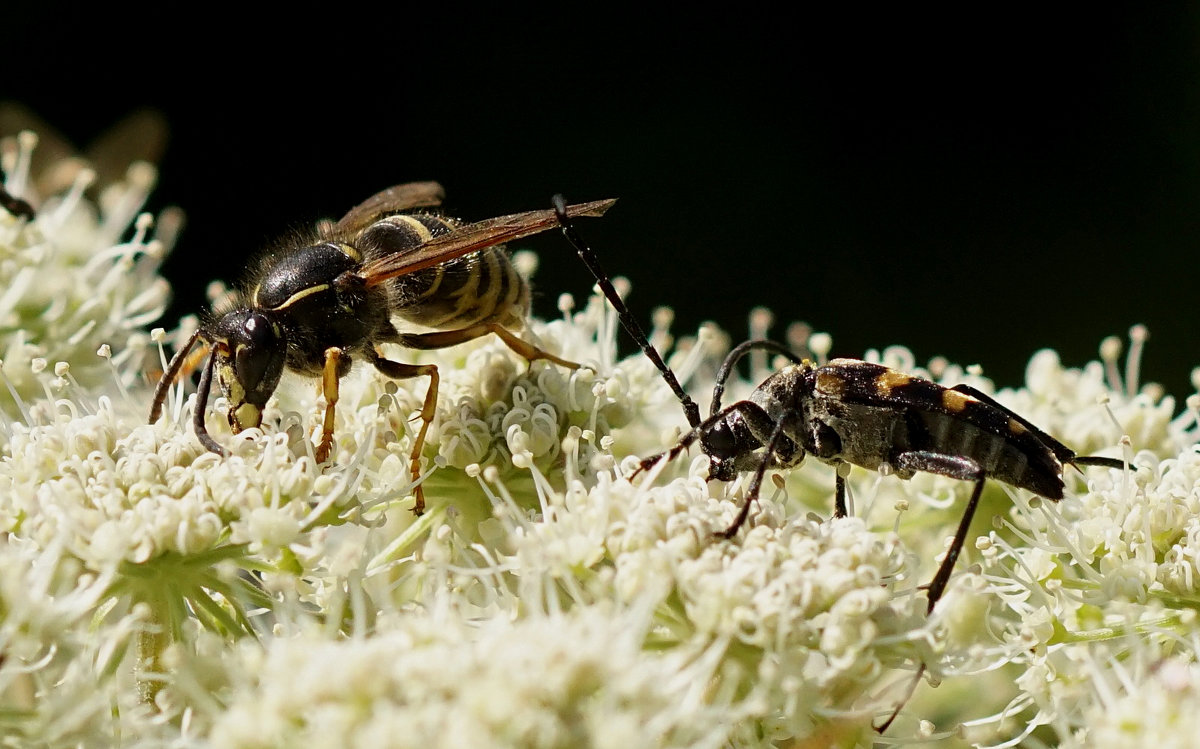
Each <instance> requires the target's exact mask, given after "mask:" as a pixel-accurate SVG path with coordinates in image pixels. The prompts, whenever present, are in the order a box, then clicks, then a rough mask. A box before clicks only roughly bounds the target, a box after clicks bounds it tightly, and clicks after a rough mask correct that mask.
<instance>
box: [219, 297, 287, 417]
mask: <svg viewBox="0 0 1200 749" xmlns="http://www.w3.org/2000/svg"><path fill="white" fill-rule="evenodd" d="M216 329H217V333H218V335H217V336H214V337H215V338H216V340H217V341H218V343H217V344H216V346H215V355H216V358H217V361H216V369H217V380H218V382H219V383H220V385H221V391H222V392H223V393H224V394H225V397H226V398H227V399H228V400H229V425H230V427H232V428H233V430H234V431H235V432H240V431H241V430H243V429H246V428H248V427H256V426H258V425H259V423H261V422H262V409H263V407H264V406H266V404H267V399H268V398H270V397H271V393H273V392H275V387H276V386H277V385H278V384H279V377H280V375H281V374H283V367H284V362H285V359H286V355H287V346H286V341H285V336H284V335H283V331H282V330H280V329H279V327H278V326H277V325H276V324H275V323H274V322H273V321H272V320H271V319H270V318H269V317H268V316H267V315H266V314H264V313H263V312H261V311H258V310H236V311H234V312H230V313H229V314H227V315H225V316H224V317H222V318H221V319H220V320H219V321H218V322H217V325H216Z"/></svg>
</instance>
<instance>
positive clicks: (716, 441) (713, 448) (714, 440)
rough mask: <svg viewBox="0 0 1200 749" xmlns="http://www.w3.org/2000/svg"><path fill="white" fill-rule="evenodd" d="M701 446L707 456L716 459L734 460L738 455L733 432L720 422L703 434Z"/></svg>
mask: <svg viewBox="0 0 1200 749" xmlns="http://www.w3.org/2000/svg"><path fill="white" fill-rule="evenodd" d="M700 444H701V445H702V446H703V448H704V452H705V454H706V455H709V456H710V457H712V458H716V459H721V458H732V457H734V456H735V455H736V453H737V444H736V441H735V440H734V438H733V430H731V429H730V428H729V425H728V424H726V423H725V422H723V421H718V422H717V423H716V424H713V425H712V428H711V429H709V430H708V431H707V432H704V433H703V434H701V435H700Z"/></svg>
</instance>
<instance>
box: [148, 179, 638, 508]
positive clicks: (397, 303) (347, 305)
mask: <svg viewBox="0 0 1200 749" xmlns="http://www.w3.org/2000/svg"><path fill="white" fill-rule="evenodd" d="M443 197H444V192H443V190H442V187H441V185H439V184H437V183H436V182H412V183H408V184H403V185H397V186H395V187H390V188H388V189H386V190H383V191H381V192H379V193H377V194H375V195H372V196H371V197H370V198H368V199H367V200H365V201H363V202H362V203H360V204H359V205H357V206H355V207H354V208H353V209H351V210H350V212H349V213H347V214H346V215H345V216H343V217H342V219H341V220H340V221H338V222H337V223H335V224H333V225H332V226H329V227H327V228H325V229H323V230H322V231H320V232H318V234H317V235H316V236H307V237H302V238H299V239H294V240H292V241H290V242H288V243H287V244H286V245H284V246H283V247H282V249H279V250H277V251H273V252H268V253H266V254H265V255H263V256H262V258H260V260H259V262H258V264H257V267H256V268H255V269H254V270H253V272H251V273H250V274H249V277H248V280H247V281H246V282H245V283H244V284H242V286H240V287H239V289H238V290H237V291H236V292H234V293H233V294H230V295H228V296H227V298H226V299H224V300H222V301H220V302H219V303H218V304H217V305H215V308H214V310H213V313H212V315H211V316H210V318H209V319H208V320H206V321H205V322H204V323H203V324H201V325H200V327H199V329H198V330H196V332H195V333H193V334H192V336H191V337H190V338H189V339H188V340H187V341H186V342H185V344H184V345H183V347H182V348H180V349H179V351H177V352H176V354H175V356H174V357H173V358H172V359H171V362H170V364H169V365H168V366H167V370H166V372H165V374H164V375H163V377H162V379H161V380H159V382H158V386H157V388H156V389H155V392H154V402H153V405H152V406H151V409H150V422H151V423H153V422H154V421H156V420H157V419H158V417H159V415H160V413H161V412H162V405H163V402H164V400H165V399H166V395H167V391H168V389H169V388H170V385H171V383H172V382H173V381H174V380H175V379H176V377H178V376H179V373H180V371H181V370H182V369H183V368H184V363H185V361H186V360H187V358H188V351H189V350H191V348H192V347H193V346H194V345H195V344H196V342H197V341H204V342H205V343H207V344H208V346H209V347H210V353H209V355H208V359H207V362H206V363H205V364H204V368H203V369H202V371H201V375H200V384H199V387H198V391H197V403H196V409H195V413H194V417H193V424H194V428H195V432H196V436H197V437H198V438H199V440H200V442H201V443H203V445H204V446H205V447H206V448H208V449H209V450H211V451H213V452H215V453H220V454H225V453H226V451H225V449H224V448H223V447H221V445H220V444H218V443H217V441H216V440H215V439H213V438H212V436H210V435H209V433H208V430H207V428H206V427H205V422H204V417H205V410H206V407H207V403H208V398H209V391H210V388H211V384H212V378H213V373H214V371H215V372H216V377H217V382H218V383H219V385H220V388H221V391H222V393H224V395H225V397H226V399H227V400H228V401H229V417H228V418H229V425H230V427H231V428H232V430H233V431H234V432H235V433H236V432H239V431H241V430H242V429H246V428H250V427H256V426H258V425H259V424H260V422H261V421H262V412H263V408H264V407H265V405H266V402H267V399H268V398H270V397H271V394H272V393H273V392H275V388H276V386H277V385H278V384H279V378H280V376H281V374H282V372H283V370H284V368H285V367H286V368H287V369H290V370H292V371H295V372H298V373H301V374H305V375H309V376H313V377H319V378H320V381H321V389H322V392H323V394H324V396H325V403H326V406H325V417H324V423H323V426H322V429H321V438H320V442H319V443H318V445H317V448H316V452H315V457H316V459H317V460H318V461H321V462H323V461H325V460H326V459H327V458H328V457H329V454H330V451H331V449H332V446H333V430H334V407H335V406H336V405H337V401H338V382H339V380H340V379H341V378H342V377H344V376H345V375H346V373H347V372H349V371H350V367H351V365H352V364H353V363H354V362H355V361H356V360H362V361H366V362H369V363H370V364H371V365H373V366H374V367H375V368H376V369H378V370H379V371H380V372H382V373H383V374H385V375H387V376H389V377H394V378H396V379H406V378H410V377H421V376H424V377H428V378H429V390H428V392H427V394H426V396H425V401H424V405H423V407H422V409H421V421H422V424H421V428H420V431H419V432H418V434H417V438H416V440H415V441H414V443H413V449H412V454H411V471H412V477H413V480H414V481H416V480H417V479H418V477H419V476H420V455H421V450H422V448H423V446H424V443H425V435H426V433H427V432H428V429H429V424H430V422H431V421H432V420H433V416H434V409H435V407H436V405H437V391H438V370H437V367H436V366H435V365H433V364H404V363H401V362H396V361H392V360H390V359H386V358H384V356H383V355H382V354H381V353H380V352H379V350H378V348H377V346H378V344H381V343H396V344H399V345H400V346H403V347H406V348H411V349H440V348H445V347H448V346H454V345H456V344H459V343H463V342H465V341H469V340H472V339H474V338H479V337H480V336H484V335H487V334H489V333H494V334H495V335H497V336H499V337H500V339H501V340H502V341H504V343H505V344H506V345H507V346H508V347H509V348H511V349H512V350H513V351H515V352H516V353H518V354H520V355H521V356H523V357H525V359H527V360H529V361H534V360H537V359H546V360H548V361H551V362H554V363H556V364H559V365H562V366H564V367H570V368H576V367H578V365H577V364H574V363H573V362H569V361H566V360H564V359H561V358H559V357H557V356H554V355H553V354H550V353H548V352H546V351H543V350H542V349H540V348H538V347H537V346H534V345H533V344H531V343H528V342H526V341H523V340H521V339H520V338H518V337H517V336H516V335H514V333H513V332H512V331H513V330H519V329H521V328H522V327H523V326H524V323H525V318H526V316H527V314H528V311H529V288H528V284H527V283H526V281H525V280H524V279H523V278H522V277H521V276H520V275H519V274H518V273H517V271H516V269H515V268H514V267H513V265H512V263H511V262H510V260H509V258H508V255H507V253H506V252H505V251H504V249H503V246H502V245H503V243H504V242H508V241H512V240H516V239H521V238H523V237H528V236H530V235H532V234H537V233H539V232H543V231H546V230H547V229H550V228H553V227H554V226H556V225H557V221H558V219H557V217H556V215H555V211H554V210H541V211H530V212H527V213H518V214H514V215H511V216H501V217H499V218H493V219H488V220H486V221H479V222H477V223H471V224H464V223H463V222H461V221H459V220H458V219H454V218H450V217H448V216H445V215H442V214H441V213H440V212H438V211H437V207H438V206H440V205H441V202H442V198H443ZM614 202H616V201H615V200H601V201H595V202H591V203H584V204H580V205H573V206H570V207H569V208H566V209H565V210H566V213H567V215H569V216H572V217H576V216H600V215H602V214H603V213H604V212H605V211H606V210H608V208H609V207H610V206H612V204H613V203H614ZM393 318H399V319H400V320H403V321H406V322H409V323H414V324H418V325H421V326H423V327H426V328H432V329H433V332H422V333H403V332H401V331H400V330H398V329H397V328H396V326H395V325H394V324H393V322H392V320H393ZM415 494H416V506H415V507H414V511H416V512H418V513H419V512H421V511H422V510H423V509H424V506H425V498H424V495H423V493H422V491H421V488H420V485H419V484H417V488H416V492H415Z"/></svg>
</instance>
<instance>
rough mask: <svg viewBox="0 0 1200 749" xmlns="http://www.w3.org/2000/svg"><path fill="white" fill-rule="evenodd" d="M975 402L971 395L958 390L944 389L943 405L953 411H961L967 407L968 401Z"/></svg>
mask: <svg viewBox="0 0 1200 749" xmlns="http://www.w3.org/2000/svg"><path fill="white" fill-rule="evenodd" d="M972 402H975V399H974V398H972V397H971V396H969V395H964V394H962V393H960V392H958V391H957V390H943V391H942V405H943V406H945V407H946V410H947V411H951V412H953V413H961V412H962V411H963V410H964V409H966V407H967V404H968V403H972Z"/></svg>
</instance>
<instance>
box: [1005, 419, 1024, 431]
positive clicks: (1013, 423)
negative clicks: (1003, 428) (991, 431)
mask: <svg viewBox="0 0 1200 749" xmlns="http://www.w3.org/2000/svg"><path fill="white" fill-rule="evenodd" d="M1008 431H1010V432H1012V433H1013V434H1024V433H1025V432H1028V431H1029V430H1028V429H1026V428H1025V425H1024V424H1022V423H1021V422H1019V421H1017V420H1016V419H1009V420H1008Z"/></svg>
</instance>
